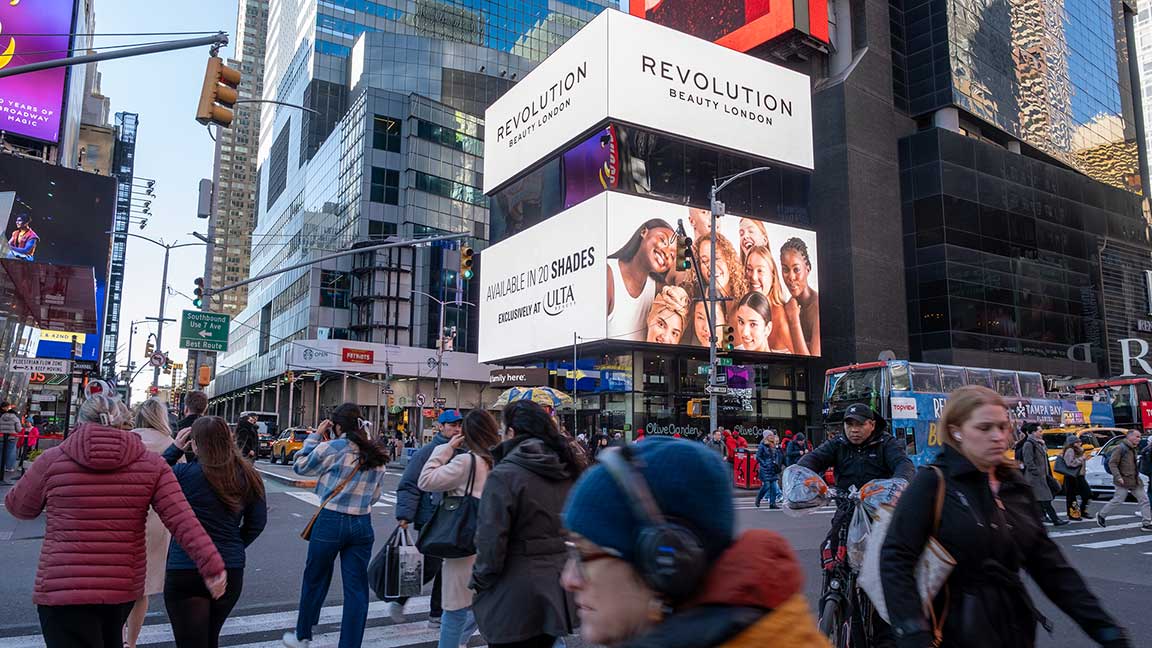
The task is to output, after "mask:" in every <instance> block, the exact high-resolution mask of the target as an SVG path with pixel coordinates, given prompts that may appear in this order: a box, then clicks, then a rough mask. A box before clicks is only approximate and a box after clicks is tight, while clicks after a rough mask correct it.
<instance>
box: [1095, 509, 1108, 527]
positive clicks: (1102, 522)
mask: <svg viewBox="0 0 1152 648" xmlns="http://www.w3.org/2000/svg"><path fill="white" fill-rule="evenodd" d="M1096 524H1098V525H1100V528H1104V527H1106V526H1108V520H1106V519H1105V518H1104V516H1103V515H1100V514H1099V513H1097V514H1096Z"/></svg>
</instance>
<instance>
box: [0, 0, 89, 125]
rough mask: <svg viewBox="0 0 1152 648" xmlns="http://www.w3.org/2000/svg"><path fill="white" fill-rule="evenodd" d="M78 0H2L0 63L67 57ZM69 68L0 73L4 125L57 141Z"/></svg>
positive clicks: (3, 65)
mask: <svg viewBox="0 0 1152 648" xmlns="http://www.w3.org/2000/svg"><path fill="white" fill-rule="evenodd" d="M74 4H75V1H74V0H36V1H31V0H25V1H24V2H19V1H17V2H3V3H0V69H4V68H6V67H9V66H12V67H15V66H17V65H28V64H31V63H39V62H41V61H50V60H53V59H60V58H65V57H67V56H68V52H69V49H70V48H71V44H72V43H71V37H70V36H69V34H71V33H72V7H73V5H74ZM66 73H67V68H63V67H60V68H53V69H50V70H40V71H38V72H29V73H26V74H17V75H15V76H10V77H5V78H3V79H0V131H4V132H6V133H12V134H15V135H22V136H24V137H31V138H34V139H38V140H43V141H45V142H52V143H56V142H57V141H58V140H59V139H60V114H61V112H62V110H63V107H64V81H65V79H66V76H67V74H66Z"/></svg>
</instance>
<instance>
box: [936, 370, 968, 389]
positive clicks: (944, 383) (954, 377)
mask: <svg viewBox="0 0 1152 648" xmlns="http://www.w3.org/2000/svg"><path fill="white" fill-rule="evenodd" d="M963 386H964V369H963V368H961V367H940V388H941V389H940V391H942V392H943V393H945V394H949V393H951V392H953V391H954V390H956V389H959V388H960V387H963Z"/></svg>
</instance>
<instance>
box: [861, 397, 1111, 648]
mask: <svg viewBox="0 0 1152 648" xmlns="http://www.w3.org/2000/svg"><path fill="white" fill-rule="evenodd" d="M940 430H941V431H942V434H941V435H940V438H941V439H942V440H943V442H944V449H943V451H942V452H941V453H940V455H939V456H938V457H937V458H936V460H935V461H934V462H933V464H932V465H933V466H934V467H935V469H933V470H922V471H920V473H919V474H917V475H916V477H915V478H914V479H913V480H912V483H911V484H909V486H908V488H907V490H905V492H904V493H903V495H902V496H901V497H900V501H899V503H898V504H897V506H896V510H895V512H894V513H893V516H892V521H891V525H890V526H889V529H888V534H887V535H886V537H885V541H884V544H883V547H882V549H881V553H880V564H881V565H883V566H884V567H883V569H882V570H881V571H880V580H881V583H882V585H883V590H884V599H885V602H886V603H887V607H888V612H889V614H890V615H891V621H892V628H893V630H894V631H895V633H896V636H897V637H900V640H899V646H900V647H901V648H906V647H908V648H911V647H924V648H927V647H928V646H938V647H939V648H956V647H964V646H980V647H981V648H1031V647H1032V646H1035V645H1036V623H1037V622H1038V621H1039V622H1041V623H1044V624H1045V625H1047V624H1048V622H1047V620H1046V619H1044V618H1043V617H1042V616H1040V615H1039V613H1038V612H1037V611H1036V608H1035V606H1034V605H1033V604H1032V600H1031V598H1030V596H1029V594H1028V590H1027V588H1026V587H1025V585H1024V583H1023V581H1022V580H1021V578H1020V570H1021V569H1024V570H1026V571H1027V572H1028V575H1029V576H1030V577H1031V578H1032V580H1033V581H1035V583H1036V584H1037V585H1038V586H1039V588H1040V590H1041V591H1043V592H1044V594H1045V595H1046V596H1047V597H1048V598H1049V599H1050V600H1051V601H1052V602H1053V603H1054V604H1055V605H1056V607H1057V608H1059V609H1060V610H1061V611H1063V612H1064V613H1065V614H1067V615H1068V616H1070V617H1071V618H1072V619H1073V620H1074V621H1075V622H1076V623H1077V624H1078V625H1079V626H1080V628H1081V629H1083V630H1084V632H1085V633H1086V634H1087V635H1088V636H1089V637H1091V638H1092V639H1093V640H1094V641H1095V642H1097V643H1099V644H1100V645H1103V646H1108V647H1109V648H1127V647H1128V646H1130V644H1129V642H1128V639H1127V637H1126V633H1125V632H1124V630H1123V629H1122V628H1120V627H1119V626H1118V625H1117V624H1116V621H1115V620H1114V619H1112V618H1111V617H1110V616H1109V615H1108V613H1107V612H1105V611H1104V610H1103V608H1102V607H1101V605H1100V601H1099V600H1098V599H1097V598H1096V597H1095V596H1094V595H1093V594H1092V592H1091V591H1090V590H1089V589H1088V584H1087V583H1085V582H1084V579H1083V578H1082V577H1081V576H1080V574H1079V573H1078V572H1077V571H1076V570H1075V569H1074V568H1073V567H1072V565H1070V564H1068V561H1067V560H1066V559H1065V558H1064V554H1063V552H1061V551H1060V548H1059V547H1058V546H1057V545H1056V543H1055V542H1053V541H1052V539H1051V538H1049V537H1048V532H1047V531H1046V530H1045V528H1044V524H1043V520H1042V519H1041V517H1040V515H1039V507H1038V506H1037V505H1036V497H1035V495H1034V494H1033V489H1032V488H1031V486H1030V484H1029V482H1028V481H1027V480H1026V478H1025V476H1024V475H1022V474H1021V473H1020V471H1019V470H1016V469H1015V467H1014V465H1013V462H1011V461H1008V460H1006V459H1005V452H1006V451H1007V450H1008V448H1009V447H1010V446H1009V444H1010V443H1011V439H1012V424H1011V422H1010V421H1009V418H1008V410H1007V406H1006V405H1005V402H1004V399H1003V398H1002V397H1001V396H1000V395H999V394H997V393H996V392H994V391H992V390H991V389H988V388H986V387H978V386H967V387H961V388H960V389H957V390H956V391H954V392H952V393H951V395H949V397H948V403H947V405H945V407H944V413H943V415H942V416H941V418H940ZM941 479H942V480H943V488H944V498H943V508H942V510H941V512H940V514H939V518H937V513H936V506H937V498H938V495H937V491H938V488H939V487H940V485H941V481H940V480H941ZM938 519H939V520H940V524H939V525H938V526H937V524H936V522H937V520H938ZM930 538H934V539H935V540H936V541H938V542H939V543H940V544H941V545H942V546H943V548H944V549H945V550H947V552H948V553H949V554H951V556H952V558H953V559H954V560H955V562H956V565H955V567H954V568H953V569H952V571H951V573H950V574H949V575H948V578H947V581H946V582H945V584H944V585H943V587H941V588H940V591H939V593H938V594H936V597H935V600H934V601H933V602H932V603H931V604H930V606H931V609H930V612H926V611H925V610H926V608H925V607H924V606H922V605H921V599H920V589H919V585H918V584H917V573H918V565H919V564H920V558H921V554H923V553H924V551H925V546H926V544H927V543H928V540H929V539H930ZM934 620H939V623H940V624H942V625H941V627H940V628H939V632H940V634H939V636H936V635H935V634H934V625H933V624H934Z"/></svg>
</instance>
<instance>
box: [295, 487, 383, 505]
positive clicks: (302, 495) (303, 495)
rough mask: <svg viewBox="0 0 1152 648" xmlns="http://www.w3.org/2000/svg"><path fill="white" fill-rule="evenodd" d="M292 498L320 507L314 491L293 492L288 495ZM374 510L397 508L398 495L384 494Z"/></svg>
mask: <svg viewBox="0 0 1152 648" xmlns="http://www.w3.org/2000/svg"><path fill="white" fill-rule="evenodd" d="M287 494H288V495H289V496H290V497H295V498H296V499H298V500H300V501H301V502H304V503H306V504H311V505H312V506H320V497H319V496H317V495H316V493H313V492H312V491H303V490H293V491H288V493H287ZM372 506H373V507H374V508H391V507H393V506H396V493H384V494H382V495H381V496H380V501H379V502H376V503H375V504H373V505H372Z"/></svg>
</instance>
